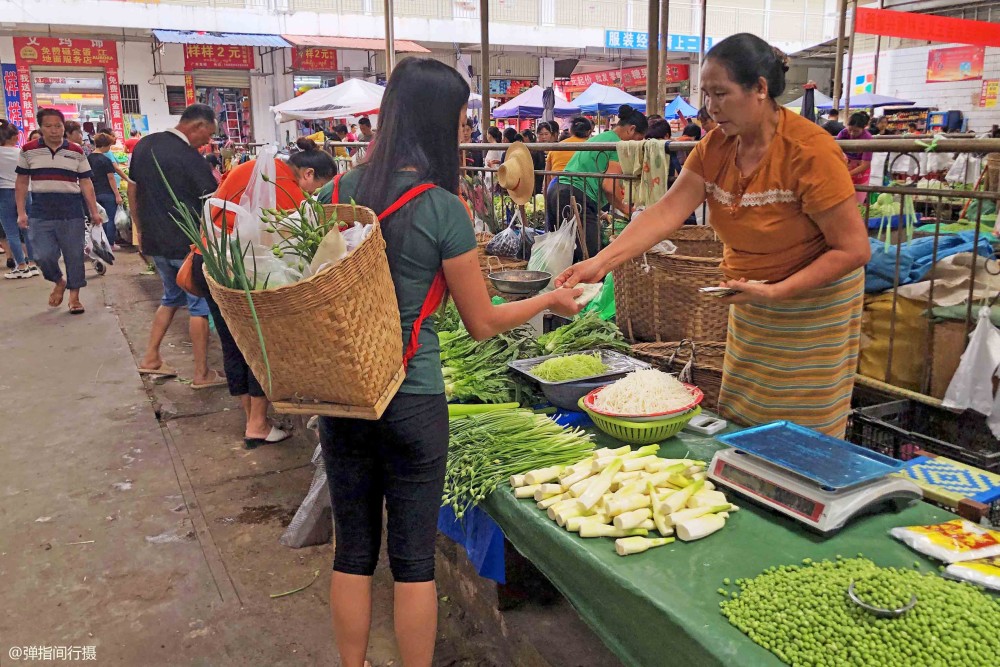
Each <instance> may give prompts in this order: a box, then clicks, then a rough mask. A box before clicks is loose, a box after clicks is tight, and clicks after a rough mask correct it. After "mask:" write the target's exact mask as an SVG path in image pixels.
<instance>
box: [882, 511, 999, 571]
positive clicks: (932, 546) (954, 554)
mask: <svg viewBox="0 0 1000 667" xmlns="http://www.w3.org/2000/svg"><path fill="white" fill-rule="evenodd" d="M889 534H890V535H892V536H893V537H895V538H896V539H897V540H899V541H901V542H903V543H904V544H906V546H908V547H910V548H911V549H913V550H914V551H918V552H920V553H922V554H924V555H925V556H930V557H931V558H936V559H937V560H940V561H944V562H945V563H960V562H965V561H971V560H977V559H983V558H995V557H997V556H1000V532H998V531H995V530H989V529H988V528H983V527H982V526H977V525H976V524H974V523H972V522H971V521H966V520H965V519H955V520H954V521H946V522H945V523H939V524H935V525H933V526H905V527H900V528H893V529H892V530H890V531H889Z"/></svg>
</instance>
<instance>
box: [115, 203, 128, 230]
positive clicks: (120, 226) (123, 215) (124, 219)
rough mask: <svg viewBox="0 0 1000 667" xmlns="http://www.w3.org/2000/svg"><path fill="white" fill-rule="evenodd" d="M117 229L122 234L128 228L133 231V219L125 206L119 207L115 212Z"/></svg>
mask: <svg viewBox="0 0 1000 667" xmlns="http://www.w3.org/2000/svg"><path fill="white" fill-rule="evenodd" d="M115 229H117V230H118V233H119V234H121V233H122V232H123V231H125V230H128V231H129V233H131V231H132V221H131V220H129V218H128V211H126V210H125V207H124V206H119V207H118V212H117V213H115Z"/></svg>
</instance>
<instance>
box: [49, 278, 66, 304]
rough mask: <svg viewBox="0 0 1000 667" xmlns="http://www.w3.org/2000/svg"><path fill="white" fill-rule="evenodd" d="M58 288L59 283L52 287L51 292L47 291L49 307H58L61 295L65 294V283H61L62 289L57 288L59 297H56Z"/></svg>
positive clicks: (61, 298)
mask: <svg viewBox="0 0 1000 667" xmlns="http://www.w3.org/2000/svg"><path fill="white" fill-rule="evenodd" d="M57 289H59V285H56V286H55V287H53V288H52V292H50V293H49V308H58V307H59V306H61V305H62V302H63V297H64V296H65V295H66V285H65V284H63V286H62V289H59V298H58V299H56V298H55V296H56V290H57Z"/></svg>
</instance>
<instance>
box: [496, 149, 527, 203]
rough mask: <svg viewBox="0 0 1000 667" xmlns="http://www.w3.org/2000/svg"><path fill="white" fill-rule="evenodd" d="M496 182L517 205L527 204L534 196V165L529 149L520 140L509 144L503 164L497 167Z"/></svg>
mask: <svg viewBox="0 0 1000 667" xmlns="http://www.w3.org/2000/svg"><path fill="white" fill-rule="evenodd" d="M497 183H499V184H500V187H501V188H503V189H504V190H506V191H507V193H508V194H510V198H511V200H513V202H514V203H515V204H517V205H518V206H523V205H525V204H527V203H528V202H529V201H531V198H532V197H534V196H535V165H534V162H532V160H531V151H529V150H528V147H527V146H525V145H524V144H523V143H521V142H520V141H517V142H514V143H513V144H511V145H510V147H509V148H508V149H507V155H506V156H505V157H504V160H503V164H501V165H500V166H499V167H497Z"/></svg>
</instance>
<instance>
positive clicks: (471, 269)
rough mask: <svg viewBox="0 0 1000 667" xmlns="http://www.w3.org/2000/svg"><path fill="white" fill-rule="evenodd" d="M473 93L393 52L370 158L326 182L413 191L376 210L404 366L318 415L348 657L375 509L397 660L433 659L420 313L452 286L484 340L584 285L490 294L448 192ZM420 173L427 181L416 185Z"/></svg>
mask: <svg viewBox="0 0 1000 667" xmlns="http://www.w3.org/2000/svg"><path fill="white" fill-rule="evenodd" d="M468 99H469V86H468V84H466V82H465V81H464V80H463V79H462V77H461V75H460V74H459V73H458V72H457V71H455V69H453V68H451V67H448V66H447V65H445V64H444V63H441V62H438V61H436V60H431V59H429V58H406V59H404V60H402V61H400V62H399V64H397V65H396V67H395V69H393V71H392V75H391V76H390V77H389V82H388V85H387V86H386V89H385V97H383V100H382V108H381V115H380V118H379V140H378V141H377V142H375V147H374V148H373V149H372V151H371V152H370V153H369V158H368V160H366V161H365V162H364V163H363V164H361V165H359V166H358V167H357V168H356V169H354V170H352V171H350V172H348V173H346V174H344V176H343V177H342V178H339V180H338V181H337V186H336V187H335V196H334V201H335V202H338V203H349V202H357V203H358V204H359V205H362V206H367V207H368V208H370V209H372V210H373V211H375V212H376V213H379V214H382V213H383V212H384V211H386V210H387V209H389V208H390V207H391V206H393V205H394V204H396V203H400V202H402V200H403V198H404V197H406V196H410V197H413V198H412V199H410V200H409V202H408V203H405V204H404V205H403V206H402V208H400V209H399V210H398V211H397V212H396V213H393V214H391V215H390V216H389V217H388V218H387V219H386V220H384V221H383V224H382V234H383V236H384V237H385V244H386V248H385V252H386V256H387V257H388V261H389V270H390V273H391V274H392V280H393V284H394V286H395V292H396V301H397V302H398V304H399V313H400V320H401V324H402V330H403V344H404V347H405V349H406V354H405V356H404V359H407V360H408V365H407V371H406V379H405V380H404V381H403V384H402V386H401V387H400V389H399V392H398V393H397V394H396V396H395V397H394V398H393V399H392V401H391V402H390V403H389V405H388V407H387V408H386V411H385V413H384V414H383V415H382V417H381V419H379V420H377V421H366V420H361V419H348V418H330V417H322V418H320V429H319V433H320V444H321V445H322V448H323V460H324V463H325V464H326V470H327V479H328V480H329V486H330V495H331V499H332V505H333V513H334V527H335V529H336V538H335V540H334V544H335V555H334V561H333V577H332V579H331V582H330V608H331V612H332V620H333V630H334V635H335V637H336V641H337V649H338V651H339V653H340V664H341V665H343V667H362V665H364V663H365V654H366V652H367V650H368V643H369V636H370V631H371V621H372V575H373V574H374V573H375V567H376V564H377V563H378V559H379V551H380V545H381V541H382V532H383V513H384V515H385V516H386V517H387V518H388V525H387V533H388V551H389V568H390V570H391V571H392V576H393V579H394V580H395V586H394V595H393V605H394V622H395V634H396V643H397V645H398V647H399V652H400V657H401V659H402V660H401V662H402V664H403V665H405V666H406V667H430V665H431V664H432V663H433V657H434V640H435V635H436V629H437V617H438V612H437V607H438V597H437V592H436V589H435V585H434V544H435V538H436V535H437V520H438V510H439V509H440V508H441V494H442V489H443V486H444V476H445V466H446V462H447V457H448V406H447V402H446V399H445V395H444V380H443V378H442V375H441V360H440V353H439V349H440V347H439V342H438V337H437V334H436V333H435V331H434V326H433V320H432V319H428V320H422V319H421V318H420V317H419V315H420V313H422V312H423V313H426V312H431V311H433V310H435V308H436V307H437V306H438V305H440V303H441V301H442V299H443V296H444V294H445V293H446V292H447V293H449V294H450V295H451V297H452V298H453V299H454V301H455V305H456V306H457V307H458V312H459V313H460V315H461V317H462V321H463V322H464V323H465V325H466V327H468V329H469V333H470V334H471V335H472V336H473V337H474V338H475V339H476V340H484V339H487V338H490V337H492V336H494V335H496V334H497V333H500V332H502V331H505V330H507V329H510V328H512V327H515V326H518V325H520V324H522V323H524V322H526V321H527V320H528V319H530V318H532V317H534V316H536V315H537V314H539V313H541V312H542V311H543V310H545V309H550V310H552V311H553V312H555V313H557V314H559V315H562V316H564V317H572V316H574V315H575V314H576V313H577V312H579V310H580V307H579V306H578V305H577V304H575V303H574V302H573V298H574V297H575V296H577V295H578V294H579V293H580V290H553V291H551V292H548V293H546V294H544V295H541V296H536V297H534V298H531V299H526V300H524V301H516V302H511V303H506V304H503V305H499V306H494V305H493V304H492V303H491V302H490V297H489V295H488V294H487V292H486V285H485V283H483V279H482V274H481V272H480V269H479V260H478V258H477V255H476V237H475V233H474V231H473V227H472V225H471V224H470V222H469V215H468V212H467V211H466V209H465V207H464V206H463V205H462V202H461V201H460V200H459V198H458V196H457V192H458V183H459V161H458V137H459V126H460V122H461V119H462V118H464V117H465V115H466V105H467V103H468ZM428 109H433V110H434V113H427V110H428ZM415 118H420V119H421V121H420V122H421V127H420V131H414V126H413V122H414V119H415ZM419 185H431V186H433V187H432V188H431V189H429V190H426V191H423V192H419V193H417V192H415V191H414V190H413V188H414V187H416V186H419ZM421 322H422V323H421ZM411 335H414V336H415V337H412V338H411ZM411 341H412V342H411ZM383 508H384V510H383Z"/></svg>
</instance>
